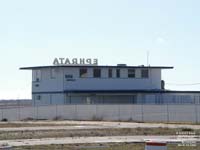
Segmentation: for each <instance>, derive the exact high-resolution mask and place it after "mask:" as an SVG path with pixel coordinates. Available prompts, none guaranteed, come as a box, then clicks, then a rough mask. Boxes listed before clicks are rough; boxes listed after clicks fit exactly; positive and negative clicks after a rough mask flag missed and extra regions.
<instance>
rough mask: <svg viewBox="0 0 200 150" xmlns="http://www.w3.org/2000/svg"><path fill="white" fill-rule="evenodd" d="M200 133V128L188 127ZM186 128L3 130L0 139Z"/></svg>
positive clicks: (155, 132) (152, 132)
mask: <svg viewBox="0 0 200 150" xmlns="http://www.w3.org/2000/svg"><path fill="white" fill-rule="evenodd" d="M187 130H188V131H192V132H195V133H196V135H200V130H193V129H187ZM181 131H186V128H180V129H170V128H132V129H131V128H119V129H87V130H86V129H80V130H44V131H42V130H38V131H1V132H0V140H9V139H34V138H37V139H38V138H53V137H88V136H134V135H176V133H177V132H181Z"/></svg>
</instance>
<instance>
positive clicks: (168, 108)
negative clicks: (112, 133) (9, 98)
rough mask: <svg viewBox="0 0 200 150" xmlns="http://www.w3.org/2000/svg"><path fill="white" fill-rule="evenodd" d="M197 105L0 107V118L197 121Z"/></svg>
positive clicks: (198, 120)
mask: <svg viewBox="0 0 200 150" xmlns="http://www.w3.org/2000/svg"><path fill="white" fill-rule="evenodd" d="M199 114H200V105H51V106H38V107H24V108H10V109H1V110H0V119H2V118H7V119H8V120H9V121H13V120H23V119H26V118H35V119H54V118H55V117H61V118H63V119H73V120H94V119H96V120H122V121H128V120H133V121H144V122H194V123H195V122H200V115H199Z"/></svg>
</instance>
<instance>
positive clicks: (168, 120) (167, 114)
mask: <svg viewBox="0 0 200 150" xmlns="http://www.w3.org/2000/svg"><path fill="white" fill-rule="evenodd" d="M167 123H169V104H168V102H167Z"/></svg>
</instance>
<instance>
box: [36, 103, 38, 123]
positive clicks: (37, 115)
mask: <svg viewBox="0 0 200 150" xmlns="http://www.w3.org/2000/svg"><path fill="white" fill-rule="evenodd" d="M36 108H37V109H36V115H37V120H38V105H37V106H36Z"/></svg>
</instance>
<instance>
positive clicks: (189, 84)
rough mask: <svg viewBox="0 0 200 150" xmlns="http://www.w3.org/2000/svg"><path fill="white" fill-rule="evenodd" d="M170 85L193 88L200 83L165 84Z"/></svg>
mask: <svg viewBox="0 0 200 150" xmlns="http://www.w3.org/2000/svg"><path fill="white" fill-rule="evenodd" d="M165 84H168V85H175V86H193V85H200V83H187V84H182V83H165Z"/></svg>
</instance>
